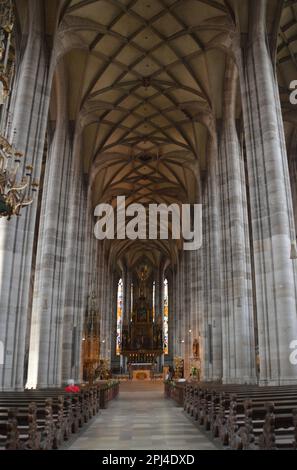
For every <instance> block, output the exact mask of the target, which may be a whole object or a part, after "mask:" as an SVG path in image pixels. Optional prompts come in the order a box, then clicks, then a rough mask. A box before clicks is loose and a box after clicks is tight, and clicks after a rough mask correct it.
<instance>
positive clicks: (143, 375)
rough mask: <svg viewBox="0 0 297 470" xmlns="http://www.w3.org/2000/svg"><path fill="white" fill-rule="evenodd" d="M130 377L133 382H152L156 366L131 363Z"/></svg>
mask: <svg viewBox="0 0 297 470" xmlns="http://www.w3.org/2000/svg"><path fill="white" fill-rule="evenodd" d="M129 377H130V379H131V380H135V381H137V380H152V379H153V378H154V366H153V364H152V363H147V364H146V363H141V364H140V363H131V364H130V365H129Z"/></svg>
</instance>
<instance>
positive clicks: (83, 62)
mask: <svg viewBox="0 0 297 470" xmlns="http://www.w3.org/2000/svg"><path fill="white" fill-rule="evenodd" d="M45 3H46V9H47V11H46V14H47V25H46V31H47V33H48V35H49V36H51V35H52V34H53V31H54V29H55V15H56V12H57V11H58V5H61V3H62V9H61V14H60V18H59V25H58V31H57V34H56V35H55V38H54V41H53V43H54V50H56V52H57V60H60V61H61V59H62V57H63V62H64V66H65V75H66V79H67V83H68V87H67V90H66V89H65V93H67V98H68V117H69V119H70V120H72V121H73V122H74V123H75V128H76V130H77V131H78V132H80V133H81V137H82V143H81V158H82V162H83V170H84V172H85V174H86V175H87V178H88V181H89V184H90V187H91V193H92V202H93V205H94V206H95V205H96V204H97V203H99V202H111V203H113V204H114V203H115V198H116V196H118V195H121V196H123V195H125V196H126V197H127V199H128V203H131V202H140V203H144V204H149V203H151V202H155V203H161V202H164V203H167V204H169V203H173V202H178V203H183V202H188V203H193V202H195V201H197V200H198V199H199V196H200V194H201V188H202V180H203V176H204V172H205V171H206V170H207V164H208V159H209V155H208V153H207V148H208V147H207V144H208V139H209V134H210V132H211V130H212V129H213V125H214V123H216V122H218V120H220V119H221V118H222V98H223V84H224V74H225V59H226V54H230V53H231V41H232V35H233V33H234V30H235V29H236V28H235V26H234V24H235V18H237V21H238V24H239V25H240V30H241V32H242V34H243V36H244V35H245V33H246V32H247V25H248V0H72V1H71V0H66V1H64V2H59V1H58V0H50V1H49V0H48V1H46V2H45ZM25 5H26V0H18V2H17V6H18V8H19V11H20V20H21V21H22V18H23V17H25V14H23V13H22V12H23V11H24V10H25ZM279 5H280V3H279V2H278V1H276V0H269V9H268V17H267V30H268V32H269V34H271V35H272V36H273V35H275V34H276V32H277V27H278V25H277V18H278V14H279V11H278V9H279ZM277 66H278V75H279V82H280V89H281V100H282V106H283V109H284V115H285V121H286V133H287V137H288V139H290V136H291V135H292V134H293V132H292V131H293V130H294V129H295V126H296V119H297V116H296V111H295V109H294V108H292V106H291V105H290V103H289V100H288V96H289V93H288V89H289V83H290V81H291V80H295V79H296V78H297V2H296V1H295V0H287V1H285V2H284V4H283V12H282V19H281V29H280V31H279V41H278V50H277ZM54 103H55V100H53V102H52V106H51V116H52V119H53V120H55V112H56V108H55V104H54ZM238 112H239V114H238V117H240V107H239V110H238ZM106 247H107V249H108V253H109V254H110V257H111V260H115V259H119V258H121V259H122V260H123V259H124V260H126V261H127V262H128V263H130V264H133V265H134V264H137V263H138V262H139V261H140V260H141V259H144V258H145V259H146V260H147V261H148V262H149V263H151V264H152V265H157V264H158V263H160V261H161V259H163V258H166V259H171V260H173V261H174V260H176V259H177V256H178V249H179V248H180V246H179V245H178V244H177V243H176V242H170V241H169V242H165V241H159V242H144V241H134V242H131V241H122V242H120V241H119V242H106Z"/></svg>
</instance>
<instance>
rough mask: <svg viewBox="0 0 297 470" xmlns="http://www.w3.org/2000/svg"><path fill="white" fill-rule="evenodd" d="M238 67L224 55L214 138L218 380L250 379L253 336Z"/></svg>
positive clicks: (253, 372) (252, 378) (253, 368)
mask: <svg viewBox="0 0 297 470" xmlns="http://www.w3.org/2000/svg"><path fill="white" fill-rule="evenodd" d="M237 86H238V71H237V68H236V65H235V63H234V62H233V60H232V59H231V58H229V59H227V65H226V75H225V87H224V101H223V103H224V112H223V124H222V129H221V142H220V162H219V163H220V164H219V170H220V171H219V179H220V183H221V184H220V201H221V221H222V222H221V242H222V259H221V261H222V262H221V268H222V271H221V279H222V291H221V293H222V328H223V381H224V383H255V382H256V366H255V354H256V353H255V341H254V317H253V298H252V280H251V258H250V244H249V234H248V230H247V227H248V218H247V200H246V183H245V171H244V161H243V153H242V149H241V147H240V143H239V140H238V135H237V130H236V121H235V119H236V97H237Z"/></svg>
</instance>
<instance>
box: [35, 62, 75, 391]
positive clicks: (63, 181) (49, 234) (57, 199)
mask: <svg viewBox="0 0 297 470" xmlns="http://www.w3.org/2000/svg"><path fill="white" fill-rule="evenodd" d="M63 72H64V68H63V67H61V66H60V67H59V71H58V73H57V75H56V90H57V122H56V130H55V133H54V137H53V140H52V142H51V144H50V148H49V154H48V160H47V163H46V173H45V188H44V192H43V199H42V208H41V218H40V231H39V236H38V252H37V263H36V272H35V286H34V294H33V306H32V317H31V338H30V351H29V371H28V387H30V388H31V387H35V386H36V385H37V384H38V385H39V386H40V387H47V386H57V385H59V384H60V377H61V354H62V335H63V316H64V302H65V297H64V295H65V281H66V271H65V270H66V262H67V257H66V256H65V248H66V243H67V227H68V209H69V207H68V200H69V186H70V167H71V158H72V151H71V143H70V139H69V123H68V120H67V100H66V96H67V93H66V89H65V88H66V83H65V79H64V74H63ZM53 188H55V191H53Z"/></svg>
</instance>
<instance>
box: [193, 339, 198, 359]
mask: <svg viewBox="0 0 297 470" xmlns="http://www.w3.org/2000/svg"><path fill="white" fill-rule="evenodd" d="M193 357H194V359H199V358H200V345H199V341H198V339H194V342H193Z"/></svg>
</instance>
